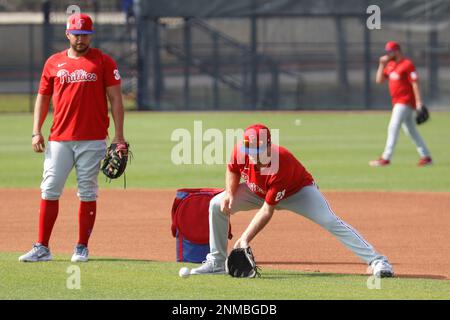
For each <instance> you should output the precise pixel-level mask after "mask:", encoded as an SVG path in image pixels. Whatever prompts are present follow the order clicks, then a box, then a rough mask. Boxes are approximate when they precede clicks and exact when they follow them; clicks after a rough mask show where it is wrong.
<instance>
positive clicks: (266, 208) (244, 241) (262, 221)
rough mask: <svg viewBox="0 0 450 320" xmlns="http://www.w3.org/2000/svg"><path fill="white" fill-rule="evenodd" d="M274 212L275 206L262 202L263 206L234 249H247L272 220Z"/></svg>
mask: <svg viewBox="0 0 450 320" xmlns="http://www.w3.org/2000/svg"><path fill="white" fill-rule="evenodd" d="M274 211H275V206H272V205H270V204H268V203H267V202H264V204H263V206H262V207H261V208H260V209H259V211H258V212H257V213H256V214H255V216H254V217H253V219H252V221H251V222H250V224H249V225H248V227H247V229H245V231H244V233H243V234H242V236H241V238H240V239H239V240H238V242H237V243H236V245H235V247H241V248H244V247H247V246H248V244H249V243H250V241H252V240H253V239H254V238H255V237H256V235H257V234H258V233H259V232H260V231H261V230H262V229H264V227H265V226H266V225H267V224H268V223H269V221H270V219H272V216H273V213H274Z"/></svg>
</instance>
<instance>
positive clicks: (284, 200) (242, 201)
mask: <svg viewBox="0 0 450 320" xmlns="http://www.w3.org/2000/svg"><path fill="white" fill-rule="evenodd" d="M262 159H263V160H262ZM241 178H243V180H244V181H245V183H240V179H241ZM225 185H226V189H225V191H224V192H222V193H220V194H218V195H217V196H215V197H214V198H212V199H211V201H210V206H209V231H210V236H209V245H210V253H209V254H208V255H207V257H206V261H204V262H203V264H202V265H201V266H200V267H198V268H195V269H192V270H191V274H214V273H225V260H226V258H227V243H228V238H227V236H228V226H229V224H228V223H229V219H230V214H234V213H236V212H238V211H248V210H252V209H259V210H258V212H257V213H256V215H255V216H254V217H253V219H252V221H251V222H250V224H249V225H248V227H247V228H246V230H245V231H244V232H243V234H242V235H241V237H240V238H239V239H238V240H237V242H236V243H235V245H234V248H239V247H240V248H246V247H248V246H249V243H250V242H251V241H252V240H253V239H254V238H255V237H256V235H257V234H258V233H259V232H261V230H263V228H264V227H265V226H266V225H267V223H268V222H269V221H270V219H271V218H272V216H273V214H274V212H275V210H279V209H284V210H289V211H292V212H294V213H296V214H298V215H301V216H304V217H306V218H308V219H310V220H312V221H313V222H315V223H317V224H319V225H320V226H322V227H323V228H325V229H326V230H328V231H329V232H330V233H331V234H333V235H334V236H335V237H336V238H337V239H339V240H340V241H341V242H342V243H343V244H344V245H345V246H346V247H347V248H348V249H350V250H351V251H353V252H354V253H355V254H356V255H357V256H358V257H360V258H361V259H362V260H364V261H365V262H366V263H367V264H369V265H370V266H371V267H372V271H373V274H374V275H375V276H379V277H391V276H393V274H394V273H393V270H392V266H391V264H390V263H389V262H388V259H387V258H386V257H385V256H383V255H381V254H380V253H378V252H377V251H375V249H374V248H373V246H372V245H370V244H369V243H368V242H367V241H366V240H364V238H363V237H362V236H361V235H360V234H359V233H358V232H357V231H356V230H355V229H354V228H352V227H351V226H350V225H348V224H347V223H345V222H344V221H343V220H341V219H340V218H339V217H338V216H336V215H335V214H334V212H333V211H332V209H331V208H330V206H329V204H328V203H327V201H326V200H325V198H324V196H323V195H322V193H321V192H320V191H319V188H318V187H317V186H316V184H315V183H314V180H313V177H312V176H311V174H310V173H309V172H308V171H307V170H306V169H305V168H304V167H303V165H302V164H301V163H300V162H299V161H298V160H297V159H296V158H295V157H294V155H292V153H290V152H289V151H288V150H287V149H285V148H283V147H281V146H277V145H275V144H272V143H271V135H270V131H269V129H268V128H267V127H266V126H264V125H262V124H256V125H252V126H250V127H248V128H247V129H246V130H245V132H244V141H243V143H242V144H237V145H235V147H234V150H233V152H232V156H231V160H230V162H229V164H228V166H227V170H226V179H225Z"/></svg>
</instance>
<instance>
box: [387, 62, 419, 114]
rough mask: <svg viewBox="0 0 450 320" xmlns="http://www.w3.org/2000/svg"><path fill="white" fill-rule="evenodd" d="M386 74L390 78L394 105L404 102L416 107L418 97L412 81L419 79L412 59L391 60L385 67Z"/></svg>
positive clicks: (390, 90)
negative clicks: (416, 97) (415, 94)
mask: <svg viewBox="0 0 450 320" xmlns="http://www.w3.org/2000/svg"><path fill="white" fill-rule="evenodd" d="M384 75H385V76H386V77H387V78H388V79H389V92H390V93H391V98H392V105H395V104H396V103H402V104H407V105H409V106H410V107H412V108H414V109H415V108H416V99H415V97H414V91H413V88H412V83H413V82H415V81H417V72H416V68H415V67H414V64H413V63H412V61H411V60H409V59H402V60H400V61H399V62H396V61H393V60H391V61H389V62H388V63H387V64H386V67H384Z"/></svg>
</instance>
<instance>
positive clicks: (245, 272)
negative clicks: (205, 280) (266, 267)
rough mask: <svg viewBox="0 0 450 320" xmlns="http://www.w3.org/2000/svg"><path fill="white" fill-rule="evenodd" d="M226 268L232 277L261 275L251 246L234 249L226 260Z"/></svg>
mask: <svg viewBox="0 0 450 320" xmlns="http://www.w3.org/2000/svg"><path fill="white" fill-rule="evenodd" d="M225 269H226V272H227V273H228V274H229V275H230V276H232V277H237V278H254V277H256V276H260V273H259V268H258V267H257V266H256V262H255V257H254V256H253V253H252V249H250V247H248V248H236V249H233V250H232V251H231V252H230V254H229V255H228V258H227V260H226V261H225Z"/></svg>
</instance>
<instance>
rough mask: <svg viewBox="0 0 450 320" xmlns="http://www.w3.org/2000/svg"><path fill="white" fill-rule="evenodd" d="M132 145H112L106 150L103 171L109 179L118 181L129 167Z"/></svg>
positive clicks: (126, 143)
mask: <svg viewBox="0 0 450 320" xmlns="http://www.w3.org/2000/svg"><path fill="white" fill-rule="evenodd" d="M129 148H130V145H129V144H128V142H125V143H111V145H110V146H109V147H108V148H107V149H106V155H105V157H104V158H103V160H102V166H101V170H102V172H103V173H104V174H105V176H106V177H108V178H109V179H117V178H119V177H120V176H121V175H122V174H123V173H124V172H125V169H126V167H127V162H128V155H129V153H130V151H129Z"/></svg>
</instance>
